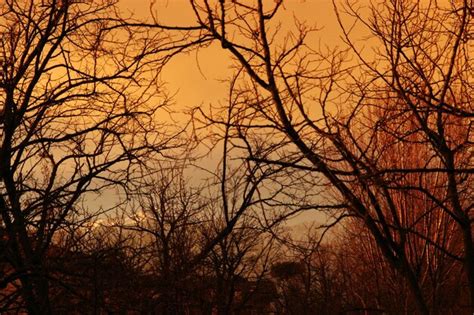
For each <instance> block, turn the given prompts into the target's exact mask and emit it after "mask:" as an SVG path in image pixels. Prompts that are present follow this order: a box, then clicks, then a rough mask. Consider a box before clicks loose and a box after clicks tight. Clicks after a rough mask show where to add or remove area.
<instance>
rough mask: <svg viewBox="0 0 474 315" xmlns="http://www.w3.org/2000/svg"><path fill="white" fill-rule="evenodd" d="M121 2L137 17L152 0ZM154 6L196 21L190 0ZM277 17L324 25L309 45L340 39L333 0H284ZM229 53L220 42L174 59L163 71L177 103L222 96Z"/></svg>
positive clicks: (168, 18)
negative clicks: (227, 53) (221, 81)
mask: <svg viewBox="0 0 474 315" xmlns="http://www.w3.org/2000/svg"><path fill="white" fill-rule="evenodd" d="M119 5H120V8H121V9H122V10H123V11H130V12H133V13H134V14H135V15H136V16H137V17H141V18H146V17H149V9H150V1H149V0H120V1H119ZM155 8H156V12H157V16H158V19H159V21H160V22H162V23H164V24H165V23H169V24H173V25H190V24H193V23H194V21H195V18H194V15H193V12H192V11H191V10H190V6H189V3H188V1H187V0H157V1H156V4H155ZM277 17H278V18H279V19H280V20H281V21H282V22H283V24H285V23H287V22H288V23H289V24H292V23H293V17H296V18H298V19H299V20H301V21H306V22H307V23H308V25H310V26H318V28H320V27H323V29H322V30H321V31H320V32H318V33H317V34H315V35H314V36H312V37H309V39H308V43H307V44H309V45H310V46H313V44H314V45H315V46H316V45H318V41H319V40H320V41H321V43H324V44H327V45H329V46H334V45H336V44H337V43H338V42H339V34H340V32H339V25H338V24H337V21H336V16H335V14H334V11H333V6H332V1H331V0H284V8H283V9H282V10H281V11H280V12H279V16H277ZM288 23H287V24H288ZM228 57H229V56H228V55H226V52H225V51H223V50H222V49H221V48H220V45H214V46H211V47H210V48H207V49H203V50H200V51H199V52H198V53H192V54H188V55H180V56H178V57H176V58H175V59H173V60H172V62H171V63H170V64H169V65H168V67H166V69H165V71H164V73H163V80H164V81H166V82H168V83H169V85H168V89H169V90H171V92H177V94H176V96H175V98H174V99H175V102H176V104H177V105H178V106H179V107H181V106H183V108H186V107H191V106H196V105H200V104H204V105H208V104H209V103H211V102H217V101H219V100H222V99H223V98H224V97H225V96H226V92H227V89H226V84H222V83H219V79H221V80H225V79H226V78H228V77H229V75H230V72H229V58H228ZM196 60H198V61H199V67H198V65H197V62H196ZM199 68H200V70H199ZM201 72H202V73H201Z"/></svg>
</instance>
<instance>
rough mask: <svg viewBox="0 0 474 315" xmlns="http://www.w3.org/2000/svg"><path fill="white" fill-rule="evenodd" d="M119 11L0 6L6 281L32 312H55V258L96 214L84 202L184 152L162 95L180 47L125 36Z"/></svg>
mask: <svg viewBox="0 0 474 315" xmlns="http://www.w3.org/2000/svg"><path fill="white" fill-rule="evenodd" d="M115 3H116V1H112V0H101V1H86V2H83V1H69V0H63V1H60V0H41V1H27V0H25V1H23V0H7V1H4V2H2V4H1V5H0V34H1V35H0V36H1V45H0V67H1V69H0V89H1V94H0V112H1V119H0V142H1V144H0V216H1V219H0V231H1V235H2V244H3V246H2V257H4V258H5V260H6V262H7V264H8V266H9V267H8V269H7V270H8V272H7V273H6V274H2V278H1V279H0V282H1V284H2V287H3V286H5V285H8V284H15V285H17V286H18V290H17V292H18V294H19V295H21V300H22V301H23V303H24V305H25V306H26V309H27V310H28V312H29V313H31V314H47V313H50V311H51V308H50V305H49V298H48V291H49V287H50V284H51V283H54V281H51V274H50V271H49V270H48V267H47V264H45V260H46V259H47V253H48V249H49V248H50V245H51V243H52V241H53V239H54V236H55V235H56V233H57V232H58V231H59V230H61V229H63V228H65V227H66V226H68V225H70V224H72V222H71V220H73V219H74V220H84V219H86V218H87V217H90V216H93V214H91V213H88V212H87V211H83V210H84V208H85V207H87V202H85V201H86V200H87V196H90V193H105V192H108V193H113V192H114V191H115V190H114V189H115V188H116V187H119V188H120V187H122V188H126V187H127V185H131V184H133V181H134V178H135V176H136V175H137V171H139V170H142V171H143V169H144V168H145V167H146V163H145V162H146V161H149V160H152V159H153V156H154V154H155V153H157V152H164V150H165V149H168V148H173V147H176V146H177V145H178V144H179V143H180V141H179V139H178V137H177V136H175V133H174V132H172V130H171V128H169V126H166V125H165V124H161V123H159V120H158V119H157V114H158V113H159V111H158V110H159V109H160V108H162V107H163V106H165V105H166V98H164V97H163V98H161V99H160V98H159V97H155V96H159V95H160V91H159V89H158V90H157V88H158V81H157V75H158V74H159V70H160V69H161V67H162V65H163V63H164V62H166V61H167V60H168V58H169V56H170V55H172V54H173V52H174V51H175V50H174V48H175V47H176V46H178V44H179V43H178V42H176V41H173V42H172V43H171V44H170V45H166V44H165V43H164V41H163V36H162V35H160V34H158V35H153V36H151V35H150V34H148V33H147V32H146V31H140V30H138V29H134V30H131V29H130V28H126V27H124V25H123V24H124V23H123V20H122V18H121V17H120V16H119V15H118V14H119V13H118V10H117V8H116V7H115ZM161 51H164V52H166V53H165V54H163V55H159V54H158V53H159V52H161ZM150 53H153V54H154V58H153V59H150V58H147V56H148V55H149V54H150ZM89 206H92V204H89ZM106 207H113V206H112V205H110V204H109V205H107V206H106ZM97 209H100V206H99V205H98V206H97ZM99 212H100V211H99ZM95 213H96V214H98V212H95ZM83 214H84V215H83Z"/></svg>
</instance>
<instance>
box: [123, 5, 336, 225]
mask: <svg viewBox="0 0 474 315" xmlns="http://www.w3.org/2000/svg"><path fill="white" fill-rule="evenodd" d="M283 1H284V7H283V8H282V9H281V10H280V11H279V15H278V16H276V18H278V19H279V20H280V21H281V22H282V24H283V26H284V25H285V24H286V25H293V21H294V18H295V17H296V18H297V19H298V20H299V21H306V23H307V25H308V26H317V27H318V28H322V30H321V31H319V32H317V33H314V35H312V36H309V37H308V38H307V44H308V45H310V46H313V47H317V46H318V45H319V44H323V45H328V46H329V47H333V46H335V45H337V44H340V43H341V41H340V38H339V34H340V29H339V25H338V23H337V20H336V16H335V13H334V10H333V4H332V1H331V0H283ZM119 6H120V9H121V10H123V11H124V12H127V11H129V12H131V13H133V14H134V15H135V16H136V17H139V18H147V17H148V18H149V17H150V15H149V12H150V11H149V10H150V1H149V0H120V1H119ZM155 8H156V16H157V17H158V19H159V21H160V23H163V24H166V23H168V24H171V25H192V24H194V21H195V18H194V14H193V12H192V11H191V10H190V6H189V3H188V0H157V1H156V4H155ZM282 31H283V30H282ZM282 35H284V34H282ZM229 57H230V56H229V55H228V54H227V53H226V52H225V51H224V50H222V48H221V47H220V44H219V43H216V44H215V45H213V46H211V47H209V48H206V49H201V50H200V51H199V52H197V53H195V52H194V53H190V54H181V55H179V56H177V57H175V58H174V59H173V60H172V61H171V63H170V64H168V65H167V67H166V68H165V71H164V72H163V76H162V79H163V80H164V81H165V82H167V89H168V90H169V91H170V92H171V93H176V95H175V96H174V102H175V108H178V109H184V108H189V107H195V106H200V105H203V107H204V108H207V107H208V105H209V104H211V103H217V102H219V101H221V102H222V101H224V100H225V97H226V96H227V91H228V84H226V83H225V82H224V83H221V82H220V81H222V80H224V81H225V79H227V78H229V76H230V75H231V72H230V69H229V66H230V63H229V62H230V58H229ZM197 61H198V62H199V66H198V64H197ZM211 158H212V157H211ZM324 217H325V216H324V215H321V214H319V215H318V214H317V213H315V212H313V211H310V212H306V213H303V214H301V215H299V216H298V217H297V218H295V219H293V220H291V221H290V222H289V225H290V226H291V225H299V224H302V223H310V222H311V221H313V220H324Z"/></svg>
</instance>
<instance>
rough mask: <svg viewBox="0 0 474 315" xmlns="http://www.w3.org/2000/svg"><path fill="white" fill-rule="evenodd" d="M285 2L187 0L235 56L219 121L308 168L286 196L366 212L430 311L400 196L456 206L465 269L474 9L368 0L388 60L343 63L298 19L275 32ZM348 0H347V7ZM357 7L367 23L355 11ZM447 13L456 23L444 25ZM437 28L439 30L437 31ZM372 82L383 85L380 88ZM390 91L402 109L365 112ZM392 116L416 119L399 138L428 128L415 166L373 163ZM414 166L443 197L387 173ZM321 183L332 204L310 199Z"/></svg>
mask: <svg viewBox="0 0 474 315" xmlns="http://www.w3.org/2000/svg"><path fill="white" fill-rule="evenodd" d="M282 3H283V2H282V1H277V2H275V3H271V4H270V3H267V2H265V1H263V0H258V1H255V2H253V3H251V4H248V3H247V2H243V1H232V2H231V3H230V2H226V1H209V0H202V1H197V0H196V1H191V6H192V8H193V10H194V12H195V14H196V18H197V21H198V25H196V29H199V30H200V32H201V34H202V33H203V34H205V36H208V37H210V38H213V39H214V41H216V42H219V43H220V45H221V46H222V48H223V49H225V50H227V51H228V52H229V53H230V55H231V56H232V57H233V58H234V60H235V61H236V65H237V71H236V79H235V81H237V83H232V85H234V86H235V88H234V89H233V95H234V101H233V102H232V103H231V106H228V107H227V110H228V112H227V114H226V115H225V116H223V117H231V118H232V119H231V120H225V119H222V120H220V122H221V123H223V124H224V125H226V126H230V130H233V131H234V132H233V133H228V135H229V137H231V138H232V139H240V140H242V141H244V145H239V144H238V143H233V145H234V147H240V148H242V147H244V148H246V154H247V158H248V160H249V161H252V162H254V163H256V164H259V165H266V166H267V167H270V166H272V167H277V166H278V167H279V171H280V172H275V173H278V174H285V175H286V178H300V181H299V182H300V183H301V182H302V181H301V178H303V179H304V180H306V182H305V185H304V186H302V187H304V188H302V189H300V191H304V190H306V191H307V190H308V189H311V191H312V196H311V197H313V199H311V198H309V197H308V195H307V194H306V193H305V194H304V195H305V197H304V198H301V197H299V196H298V194H295V193H293V194H289V196H291V197H296V200H297V201H299V202H308V201H312V203H310V205H309V206H307V207H308V208H311V207H312V208H319V209H328V210H334V208H336V209H341V208H346V209H347V211H346V213H345V214H348V215H351V216H354V217H357V218H358V219H359V220H360V222H363V224H364V225H365V226H366V227H367V229H368V230H369V231H370V233H371V235H372V236H373V237H374V240H375V242H376V243H377V246H378V247H379V249H380V251H381V252H382V254H383V256H384V257H385V259H387V261H388V262H389V264H390V266H391V267H392V268H394V269H395V270H397V271H398V272H399V273H400V274H401V275H402V276H403V278H404V279H405V281H406V283H407V284H408V287H409V288H410V290H411V293H412V295H413V296H414V301H415V302H416V303H417V306H418V311H419V312H420V313H422V314H428V313H429V308H430V307H429V306H428V302H427V296H426V294H425V292H423V288H422V285H421V278H420V275H419V274H418V272H417V270H416V268H415V267H414V265H413V264H412V259H413V257H412V256H411V255H412V254H411V253H410V250H411V249H410V243H411V242H408V241H407V236H408V235H412V236H413V235H414V234H415V233H416V229H413V228H412V226H411V224H412V223H413V221H407V220H405V219H404V217H403V215H404V213H406V212H404V211H402V210H403V207H404V206H405V205H404V204H402V203H397V202H396V200H395V199H396V198H398V196H399V192H400V191H402V190H405V191H406V193H410V192H411V191H416V190H418V191H422V192H423V193H424V194H425V195H426V196H427V197H428V198H429V199H431V201H430V202H428V203H426V204H424V206H425V208H423V209H420V211H418V212H417V214H416V216H417V218H415V221H416V220H418V218H422V217H424V216H426V215H428V214H429V213H432V212H438V211H440V209H442V211H445V212H446V213H449V214H450V215H452V218H453V219H454V220H455V221H456V222H458V223H459V226H460V228H461V229H462V231H463V234H464V240H465V241H464V244H465V245H464V250H465V257H464V258H463V260H464V261H465V264H466V270H467V274H468V278H469V279H472V272H471V271H470V270H472V263H473V259H472V254H471V253H472V250H471V248H472V233H471V222H470V221H471V219H470V215H469V212H470V209H471V208H472V200H471V201H470V199H469V193H470V192H471V193H472V187H470V186H469V184H468V183H469V180H468V179H469V176H470V174H472V165H471V164H472V163H471V162H469V161H470V159H469V153H468V152H469V148H470V147H472V140H469V139H470V133H471V123H470V122H469V118H470V117H471V116H472V110H471V107H472V106H471V105H472V104H471V103H472V102H471V101H470V97H471V96H470V95H472V93H471V91H470V90H469V86H470V85H469V84H468V83H469V82H470V81H469V80H470V79H469V77H468V75H467V73H469V69H471V68H470V67H471V66H470V63H469V60H470V59H469V57H468V54H467V45H468V44H467V43H468V41H469V37H468V34H470V32H471V30H470V25H471V24H470V22H469V21H470V18H471V13H470V12H471V10H472V8H470V7H469V4H468V3H467V2H464V3H463V4H460V5H457V4H454V5H453V7H452V8H450V9H449V10H446V11H440V10H441V9H440V8H436V9H435V6H434V3H433V4H432V5H431V6H428V7H426V8H422V7H421V6H420V5H418V4H409V3H408V2H403V1H394V2H390V3H387V4H381V7H376V6H374V7H373V10H372V20H371V22H370V23H367V24H366V25H367V26H368V27H369V28H370V29H371V30H372V31H373V33H374V34H375V35H376V36H378V38H380V39H381V42H382V44H384V46H383V47H385V48H386V49H385V50H383V51H378V54H377V56H376V57H377V58H384V59H383V61H380V62H379V64H378V65H380V66H381V67H382V68H383V69H387V70H383V71H382V70H379V68H376V66H373V63H370V62H363V63H362V66H361V67H355V66H354V65H351V64H349V63H345V60H346V58H347V56H348V54H349V52H348V51H337V50H328V51H316V50H315V49H312V48H310V47H308V46H307V45H306V44H305V37H306V36H307V34H308V33H309V32H311V31H312V29H311V28H308V27H306V26H305V25H304V23H299V22H297V23H295V24H296V29H295V30H294V32H292V33H289V34H288V35H286V36H281V35H280V34H279V33H278V30H279V28H278V26H275V25H276V24H275V22H276V19H277V18H278V11H279V10H280V9H281V8H282V7H283V5H282ZM352 7H354V5H353V4H350V5H349V6H348V9H350V8H352ZM351 12H352V13H353V14H356V13H357V12H355V13H354V11H351ZM415 13H416V14H415ZM441 13H443V14H441ZM356 17H358V18H359V20H360V21H363V19H362V18H361V16H360V15H357V14H356ZM417 19H420V20H417ZM387 21H388V22H387ZM386 22H387V23H386ZM444 23H447V25H449V26H452V27H453V29H452V30H449V29H448V30H446V29H445V26H443V24H444ZM432 34H444V35H440V36H442V38H440V39H439V40H438V39H437V40H436V41H434V40H433V38H431V37H430V36H432ZM453 34H454V35H453ZM346 35H347V31H346ZM443 36H444V37H443ZM346 38H347V39H348V43H349V50H350V51H352V52H356V56H357V57H361V54H360V52H359V51H358V50H357V49H356V48H355V46H354V45H353V44H352V42H351V41H349V36H348V35H347V36H346ZM404 49H406V50H407V51H406V53H404ZM361 58H362V57H361ZM362 60H365V59H362ZM365 70H368V71H365ZM356 73H357V75H356ZM374 74H375V75H376V76H375V77H374ZM359 75H360V76H359ZM356 76H358V77H356ZM374 78H375V79H377V80H375V81H374ZM440 80H441V82H442V83H440ZM443 80H444V81H443ZM454 80H455V81H456V84H454ZM379 82H381V83H380V84H381V85H382V88H381V89H378V90H377V89H376V88H378V87H380V85H379ZM430 82H431V83H432V84H431V85H433V86H430ZM435 86H436V88H435ZM454 89H457V90H456V91H454ZM381 90H383V91H388V94H384V93H382V92H381ZM375 92H376V93H375ZM393 99H395V101H394V102H395V103H396V104H399V103H401V104H405V105H406V107H405V108H406V109H404V110H403V111H401V112H400V114H394V115H392V114H390V115H382V116H377V117H373V116H372V117H370V116H369V115H371V113H373V108H374V107H381V108H386V109H390V108H392V107H391V104H393V103H390V102H389V101H388V100H393ZM450 100H453V101H452V102H451V101H450ZM402 114H409V115H410V117H407V116H403V115H402ZM397 115H402V116H397ZM411 115H413V116H411ZM447 116H452V118H450V119H447V118H446V117H447ZM397 117H405V118H404V119H405V120H406V121H407V124H408V123H414V126H415V127H413V126H408V125H402V126H401V127H399V128H396V129H393V130H390V132H391V133H393V134H394V139H396V142H397V143H407V145H409V144H410V139H409V138H408V136H409V135H411V134H413V133H421V134H423V135H424V137H422V138H423V139H426V143H428V144H430V146H431V150H429V152H430V154H431V155H430V159H429V163H426V164H424V165H422V166H417V167H416V168H410V167H412V166H413V165H410V166H409V167H407V166H408V165H394V164H383V163H382V164H379V156H380V155H381V152H383V151H384V150H386V149H388V148H390V146H391V143H387V142H383V141H382V142H379V141H378V140H377V139H378V138H380V134H384V133H386V132H387V130H384V126H386V125H387V122H391V124H392V125H391V126H392V127H393V126H395V125H396V124H394V122H396V120H395V118H397ZM389 124H390V123H389ZM453 125H457V126H458V128H460V129H457V131H456V132H457V133H458V134H461V136H458V137H456V138H454V137H453V136H451V135H449V134H448V131H449V130H454V129H456V128H454V129H453V128H452V127H450V126H453ZM461 130H462V131H461ZM455 139H458V140H459V141H458V140H455ZM236 141H237V140H236ZM415 147H416V146H415ZM392 152H394V151H392ZM394 154H395V152H394ZM436 161H440V164H437V163H436ZM411 173H417V174H422V173H437V174H438V175H439V176H441V177H442V176H446V183H447V184H446V185H445V186H444V188H442V189H444V191H445V192H446V193H445V196H444V197H439V196H442V194H441V195H440V194H439V193H438V191H433V186H432V185H431V184H432V183H433V181H430V183H429V184H428V185H427V186H425V187H423V185H421V186H419V187H411V186H408V185H409V184H411V183H410V182H409V181H408V182H407V181H403V179H402V180H400V181H398V182H397V181H394V178H395V177H397V176H401V177H403V176H404V175H406V174H411ZM288 174H292V175H288ZM290 176H292V177H290ZM398 178H399V177H398ZM419 178H421V177H419ZM275 182H276V185H280V187H282V189H283V190H285V189H291V188H290V187H291V185H282V183H288V182H285V181H284V179H282V181H280V182H278V181H275ZM441 182H442V180H440V181H438V182H436V183H441ZM392 184H394V185H392ZM321 187H323V188H324V187H327V188H328V189H329V190H330V191H331V194H332V195H333V196H334V199H333V200H334V202H333V203H331V204H327V205H324V204H323V205H319V206H317V205H316V206H315V202H314V201H315V200H314V197H315V196H317V195H318V194H319V192H320V191H321V190H322V188H321ZM406 202H408V203H409V202H411V201H410V200H409V199H406ZM295 203H297V202H295ZM433 204H436V208H433V206H432V205H433ZM296 208H297V209H299V210H301V209H304V208H305V207H303V206H302V207H296ZM345 214H344V215H345ZM432 224H434V222H431V223H429V225H432ZM425 229H430V227H427V228H425ZM421 236H422V237H425V238H426V237H428V235H427V234H423V235H421ZM429 236H430V237H431V236H432V235H429ZM417 237H420V235H418V236H417ZM436 244H438V243H436V241H435V242H431V245H433V246H435V245H436ZM431 245H430V246H431ZM438 245H439V244H438ZM441 245H442V244H441ZM443 250H445V249H444V248H443ZM445 252H449V251H446V250H445ZM469 281H470V282H471V283H472V280H469ZM471 287H472V285H471ZM471 304H472V303H471Z"/></svg>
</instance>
